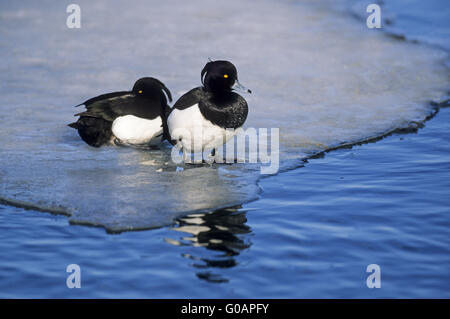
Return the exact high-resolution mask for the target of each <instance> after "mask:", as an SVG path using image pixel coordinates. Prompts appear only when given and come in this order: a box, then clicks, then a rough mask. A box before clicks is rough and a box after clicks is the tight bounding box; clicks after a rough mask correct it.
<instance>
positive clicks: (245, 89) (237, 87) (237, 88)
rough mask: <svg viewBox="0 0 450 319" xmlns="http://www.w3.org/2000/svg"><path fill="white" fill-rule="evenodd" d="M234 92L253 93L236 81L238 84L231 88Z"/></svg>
mask: <svg viewBox="0 0 450 319" xmlns="http://www.w3.org/2000/svg"><path fill="white" fill-rule="evenodd" d="M231 89H232V90H236V91H241V92H244V93H252V90H250V89H248V88H246V87H245V86H243V85H242V84H241V83H239V81H238V80H236V82H234V85H233V86H232V87H231Z"/></svg>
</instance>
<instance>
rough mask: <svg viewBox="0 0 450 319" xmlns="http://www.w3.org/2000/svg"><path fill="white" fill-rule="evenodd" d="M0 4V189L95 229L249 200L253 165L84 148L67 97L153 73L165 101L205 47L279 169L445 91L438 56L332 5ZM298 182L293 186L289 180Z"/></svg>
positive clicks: (375, 129)
mask: <svg viewBox="0 0 450 319" xmlns="http://www.w3.org/2000/svg"><path fill="white" fill-rule="evenodd" d="M77 3H78V4H79V5H80V7H81V17H82V22H81V29H68V28H67V27H66V17H67V13H66V7H65V5H66V4H65V3H56V2H53V1H40V2H39V3H37V2H32V1H26V2H8V3H7V2H2V3H1V4H0V54H1V57H2V64H1V65H0V82H1V83H2V85H1V87H0V111H1V113H2V116H1V117H0V125H1V130H0V152H1V155H0V181H1V186H0V198H3V199H7V200H9V201H11V202H12V201H25V202H28V203H32V204H35V205H40V206H42V207H44V208H45V207H48V208H53V209H60V210H62V211H64V212H66V213H68V214H70V215H71V216H70V217H69V218H70V220H71V222H73V223H83V224H92V225H100V226H103V227H105V228H107V229H108V230H110V231H122V230H131V229H142V228H151V227H158V226H161V225H166V224H169V223H171V221H172V220H173V218H174V217H175V216H178V215H180V214H184V213H186V212H192V211H197V210H202V211H204V210H211V209H215V208H218V207H225V206H233V205H238V204H240V203H243V202H246V201H249V200H252V199H255V198H256V197H257V196H258V192H259V188H258V186H257V180H258V178H259V177H260V176H259V170H258V169H257V168H255V167H254V166H252V165H241V164H238V165H222V166H212V167H210V166H204V167H185V166H178V169H177V165H175V164H173V163H172V162H171V161H170V149H169V148H168V147H167V148H165V149H164V150H162V151H142V150H135V149H126V148H116V147H104V148H101V149H93V148H91V147H89V146H87V145H85V144H84V143H83V142H82V141H81V140H80V139H79V137H78V135H77V133H76V131H75V130H73V129H70V128H68V127H67V126H66V124H67V123H70V122H71V121H72V120H73V117H72V115H73V113H74V112H75V111H76V110H75V109H74V108H73V107H72V106H73V105H76V104H78V103H80V102H81V101H84V100H86V99H87V98H89V97H92V96H95V95H98V94H101V93H106V92H111V91H119V90H125V89H130V88H131V87H132V85H133V83H134V81H135V80H136V79H138V78H139V77H142V76H154V77H157V78H159V79H160V80H162V81H163V82H164V83H165V84H166V85H167V86H168V87H169V88H170V89H171V90H172V94H173V95H174V97H175V99H176V98H178V97H179V96H180V95H181V94H182V93H184V92H186V91H187V90H189V89H191V88H192V87H194V86H198V85H199V84H200V70H201V69H202V67H203V65H204V64H205V63H206V61H207V58H208V57H212V58H213V59H228V60H230V61H232V62H234V64H235V65H236V66H237V68H238V74H239V80H240V82H241V83H242V84H244V85H246V86H248V87H249V88H251V89H252V91H253V94H252V95H246V96H245V98H246V99H247V101H248V104H249V107H250V113H249V117H248V121H247V123H246V127H255V128H273V127H274V128H280V143H281V151H280V156H281V159H282V161H281V164H282V167H290V166H292V165H294V166H295V165H296V163H297V162H298V159H300V158H301V157H303V156H306V155H308V154H311V153H314V152H317V151H321V150H324V149H327V148H332V147H336V146H338V145H340V144H342V143H353V142H357V141H361V140H364V139H366V138H369V137H374V136H379V135H382V134H384V133H386V132H388V131H391V130H394V129H396V128H402V127H408V126H410V125H414V121H422V120H424V119H425V117H426V116H428V115H429V114H430V113H431V112H432V108H431V106H430V105H429V103H428V102H429V101H430V100H439V99H441V98H442V97H443V96H444V95H445V94H446V93H447V90H448V88H449V84H450V79H449V72H448V69H446V68H445V67H444V66H443V63H442V61H443V60H444V59H445V58H446V53H445V52H443V51H439V50H435V49H433V48H428V47H425V46H420V45H417V44H412V43H408V42H404V41H399V40H397V39H393V38H389V37H387V36H385V35H384V34H383V33H382V31H380V30H369V29H367V27H366V26H365V22H364V21H361V22H360V21H356V20H351V19H349V18H348V17H346V16H345V15H342V14H340V13H339V12H338V11H336V10H335V8H333V7H332V6H333V2H332V1H321V2H320V3H317V2H312V1H308V2H301V3H298V2H292V1H264V0H262V1H257V2H255V1H226V2H214V1H198V0H194V1H189V2H187V1H184V2H177V1H164V2H157V1H155V2H151V1H133V2H129V1H114V2H109V1H95V2H92V1H78V2H77ZM299 182H301V181H299Z"/></svg>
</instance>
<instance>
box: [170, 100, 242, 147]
mask: <svg viewBox="0 0 450 319" xmlns="http://www.w3.org/2000/svg"><path fill="white" fill-rule="evenodd" d="M167 124H168V126H169V133H170V136H171V138H172V140H176V141H177V146H178V147H183V149H184V150H186V151H187V152H190V153H196V152H203V151H204V150H205V149H213V148H215V147H217V146H220V145H223V144H224V143H226V142H227V141H228V140H229V139H231V138H232V137H233V136H234V135H235V133H236V130H232V129H228V130H226V129H224V128H221V127H220V126H217V125H215V124H213V123H212V122H211V121H209V120H207V119H205V118H204V117H203V115H202V113H201V112H200V109H199V108H198V104H195V105H193V106H191V107H189V108H187V109H184V110H178V109H174V110H173V111H172V113H171V114H170V116H169V118H168V119H167ZM180 144H181V145H180Z"/></svg>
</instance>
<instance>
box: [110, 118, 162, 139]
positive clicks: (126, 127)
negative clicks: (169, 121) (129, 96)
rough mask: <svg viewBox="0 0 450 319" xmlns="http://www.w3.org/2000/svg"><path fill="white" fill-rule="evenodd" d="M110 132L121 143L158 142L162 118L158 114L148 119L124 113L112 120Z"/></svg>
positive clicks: (160, 137)
mask: <svg viewBox="0 0 450 319" xmlns="http://www.w3.org/2000/svg"><path fill="white" fill-rule="evenodd" d="M112 132H113V134H114V136H115V137H117V138H118V139H119V140H120V141H121V142H123V143H127V144H134V145H141V144H158V143H160V142H161V139H162V135H161V134H162V132H163V128H162V120H161V117H159V116H158V117H157V118H155V119H153V120H149V119H143V118H140V117H137V116H134V115H125V116H121V117H118V118H117V119H115V120H114V122H113V124H112ZM159 135H161V136H159Z"/></svg>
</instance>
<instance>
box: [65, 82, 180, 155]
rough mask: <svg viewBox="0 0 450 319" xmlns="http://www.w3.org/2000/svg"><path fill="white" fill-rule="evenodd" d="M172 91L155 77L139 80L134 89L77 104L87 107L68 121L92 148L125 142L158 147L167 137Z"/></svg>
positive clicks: (137, 145)
mask: <svg viewBox="0 0 450 319" xmlns="http://www.w3.org/2000/svg"><path fill="white" fill-rule="evenodd" d="M167 100H169V102H172V95H171V93H170V90H169V89H168V88H167V87H166V85H165V84H164V83H162V82H161V81H160V80H158V79H156V78H152V77H144V78H140V79H138V80H137V81H136V82H135V83H134V85H133V88H132V90H131V91H120V92H112V93H106V94H102V95H99V96H96V97H93V98H91V99H89V100H86V101H84V102H83V103H80V104H78V105H76V107H78V106H81V105H84V106H85V108H86V110H85V111H83V112H80V113H77V114H75V116H79V118H78V120H77V121H76V122H74V123H70V124H68V126H69V127H72V128H74V129H76V130H78V134H79V135H80V137H81V139H82V140H83V141H84V142H86V143H87V144H88V145H90V146H93V147H101V146H103V145H124V146H136V147H147V146H148V147H155V146H158V145H159V144H160V143H161V142H162V141H163V140H164V139H167V136H168V128H167V122H166V119H167V114H168V113H169V112H170V107H169V105H168V102H167Z"/></svg>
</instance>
